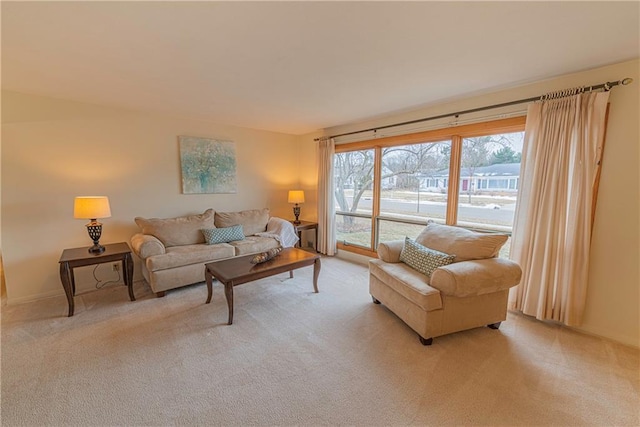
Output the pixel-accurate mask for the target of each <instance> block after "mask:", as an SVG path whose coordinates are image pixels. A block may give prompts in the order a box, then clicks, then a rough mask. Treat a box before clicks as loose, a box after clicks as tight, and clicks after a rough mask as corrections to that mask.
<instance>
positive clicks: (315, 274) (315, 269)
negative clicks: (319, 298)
mask: <svg viewBox="0 0 640 427" xmlns="http://www.w3.org/2000/svg"><path fill="white" fill-rule="evenodd" d="M319 275H320V258H317V259H316V260H315V262H314V263H313V291H314V292H315V293H316V294H317V293H318V276H319Z"/></svg>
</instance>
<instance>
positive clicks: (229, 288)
mask: <svg viewBox="0 0 640 427" xmlns="http://www.w3.org/2000/svg"><path fill="white" fill-rule="evenodd" d="M224 295H225V296H226V297H227V307H229V322H228V323H227V325H231V324H233V283H232V282H227V283H225V284H224Z"/></svg>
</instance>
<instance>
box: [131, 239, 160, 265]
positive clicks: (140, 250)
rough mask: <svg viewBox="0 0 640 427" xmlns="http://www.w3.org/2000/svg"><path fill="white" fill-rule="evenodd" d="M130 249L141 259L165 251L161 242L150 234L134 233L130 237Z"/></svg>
mask: <svg viewBox="0 0 640 427" xmlns="http://www.w3.org/2000/svg"><path fill="white" fill-rule="evenodd" d="M131 249H133V253H135V254H136V255H137V256H139V257H140V258H141V259H147V258H149V257H150V256H154V255H162V254H164V253H166V252H167V250H166V248H165V247H164V245H163V244H162V242H161V241H160V240H159V239H158V238H156V237H155V236H152V235H150V234H142V233H136V234H134V235H133V237H131Z"/></svg>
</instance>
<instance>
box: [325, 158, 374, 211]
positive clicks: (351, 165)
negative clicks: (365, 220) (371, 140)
mask: <svg viewBox="0 0 640 427" xmlns="http://www.w3.org/2000/svg"><path fill="white" fill-rule="evenodd" d="M374 155H375V152H374V150H360V151H349V152H345V153H337V154H335V155H334V157H333V164H334V174H335V175H334V179H335V181H334V182H335V192H334V195H335V202H336V203H335V205H336V210H337V211H338V212H349V213H365V214H369V215H370V214H371V208H372V203H371V197H372V196H373V160H374Z"/></svg>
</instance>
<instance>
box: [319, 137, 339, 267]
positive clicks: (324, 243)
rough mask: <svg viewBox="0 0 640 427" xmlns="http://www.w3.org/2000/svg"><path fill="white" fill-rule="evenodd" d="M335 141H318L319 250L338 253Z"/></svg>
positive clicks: (330, 253) (324, 252)
mask: <svg viewBox="0 0 640 427" xmlns="http://www.w3.org/2000/svg"><path fill="white" fill-rule="evenodd" d="M334 154H335V141H334V140H333V139H327V138H323V139H321V140H320V141H319V142H318V160H319V162H318V163H319V164H318V251H320V252H321V253H323V254H326V255H331V256H333V255H335V253H336V233H335V214H334V213H335V202H334V197H333V185H334V183H333V155H334Z"/></svg>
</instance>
